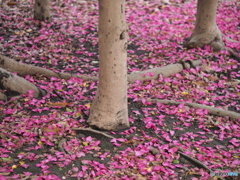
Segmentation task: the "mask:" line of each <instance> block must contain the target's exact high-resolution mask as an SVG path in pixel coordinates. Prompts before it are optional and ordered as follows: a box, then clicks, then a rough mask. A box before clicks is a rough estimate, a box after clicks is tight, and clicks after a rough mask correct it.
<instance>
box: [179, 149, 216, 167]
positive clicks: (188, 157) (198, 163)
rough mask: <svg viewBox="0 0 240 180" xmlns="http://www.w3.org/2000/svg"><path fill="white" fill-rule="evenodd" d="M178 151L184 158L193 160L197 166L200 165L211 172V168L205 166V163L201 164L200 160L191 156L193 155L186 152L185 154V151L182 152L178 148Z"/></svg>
mask: <svg viewBox="0 0 240 180" xmlns="http://www.w3.org/2000/svg"><path fill="white" fill-rule="evenodd" d="M178 153H179V154H181V155H182V156H183V157H185V158H187V159H189V160H191V161H193V162H194V163H196V164H197V165H198V166H200V167H202V168H204V169H206V170H208V171H209V172H212V170H211V169H210V168H209V167H207V166H206V165H205V164H203V163H202V162H201V161H199V160H197V159H195V158H193V157H190V156H188V155H187V154H185V153H183V152H181V151H179V150H178Z"/></svg>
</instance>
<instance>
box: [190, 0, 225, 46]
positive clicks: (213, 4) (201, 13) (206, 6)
mask: <svg viewBox="0 0 240 180" xmlns="http://www.w3.org/2000/svg"><path fill="white" fill-rule="evenodd" d="M217 5H218V0H198V2H197V17H196V25H195V28H194V31H193V33H192V35H191V37H190V41H189V42H188V43H187V47H188V48H195V47H203V46H205V45H210V46H211V47H212V48H213V50H214V51H219V50H222V49H224V43H223V40H222V33H221V31H220V30H219V29H218V26H217V24H216V12H217Z"/></svg>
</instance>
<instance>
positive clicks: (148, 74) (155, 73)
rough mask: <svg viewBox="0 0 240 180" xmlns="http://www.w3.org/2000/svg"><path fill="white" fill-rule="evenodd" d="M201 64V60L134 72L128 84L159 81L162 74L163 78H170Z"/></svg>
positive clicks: (129, 77)
mask: <svg viewBox="0 0 240 180" xmlns="http://www.w3.org/2000/svg"><path fill="white" fill-rule="evenodd" d="M201 63H202V61H201V60H196V61H191V62H189V61H186V62H184V61H181V62H180V63H176V64H170V65H167V66H164V67H157V68H152V69H148V70H145V71H139V72H133V73H131V74H129V75H128V82H129V83H133V82H134V81H136V80H139V81H145V80H150V79H157V78H158V77H159V75H160V74H162V75H163V77H168V76H170V75H171V74H175V73H179V72H181V71H182V70H183V69H188V68H191V66H193V67H196V66H199V65H200V64H201Z"/></svg>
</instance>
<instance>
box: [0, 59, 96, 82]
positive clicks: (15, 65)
mask: <svg viewBox="0 0 240 180" xmlns="http://www.w3.org/2000/svg"><path fill="white" fill-rule="evenodd" d="M0 67H1V68H3V69H6V70H7V71H10V72H15V73H17V74H19V75H21V76H25V75H37V74H41V75H44V76H47V77H57V78H61V79H69V78H71V77H78V78H81V79H83V80H86V81H87V80H91V81H97V80H98V78H97V77H93V76H85V75H76V74H70V73H63V72H53V71H51V70H48V69H45V68H41V67H37V66H33V65H29V64H23V63H20V62H17V61H14V60H13V59H10V58H8V57H6V56H3V55H0Z"/></svg>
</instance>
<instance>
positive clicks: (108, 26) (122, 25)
mask: <svg viewBox="0 0 240 180" xmlns="http://www.w3.org/2000/svg"><path fill="white" fill-rule="evenodd" d="M98 2H99V32H98V33H99V54H100V72H99V85H98V90H97V94H96V97H95V99H94V101H93V103H92V105H91V110H90V117H89V119H88V121H87V122H88V123H89V125H91V126H94V127H97V128H99V129H104V130H113V131H116V130H120V129H124V128H127V127H129V121H128V109H127V39H128V28H127V24H126V20H125V0H99V1H98Z"/></svg>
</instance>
